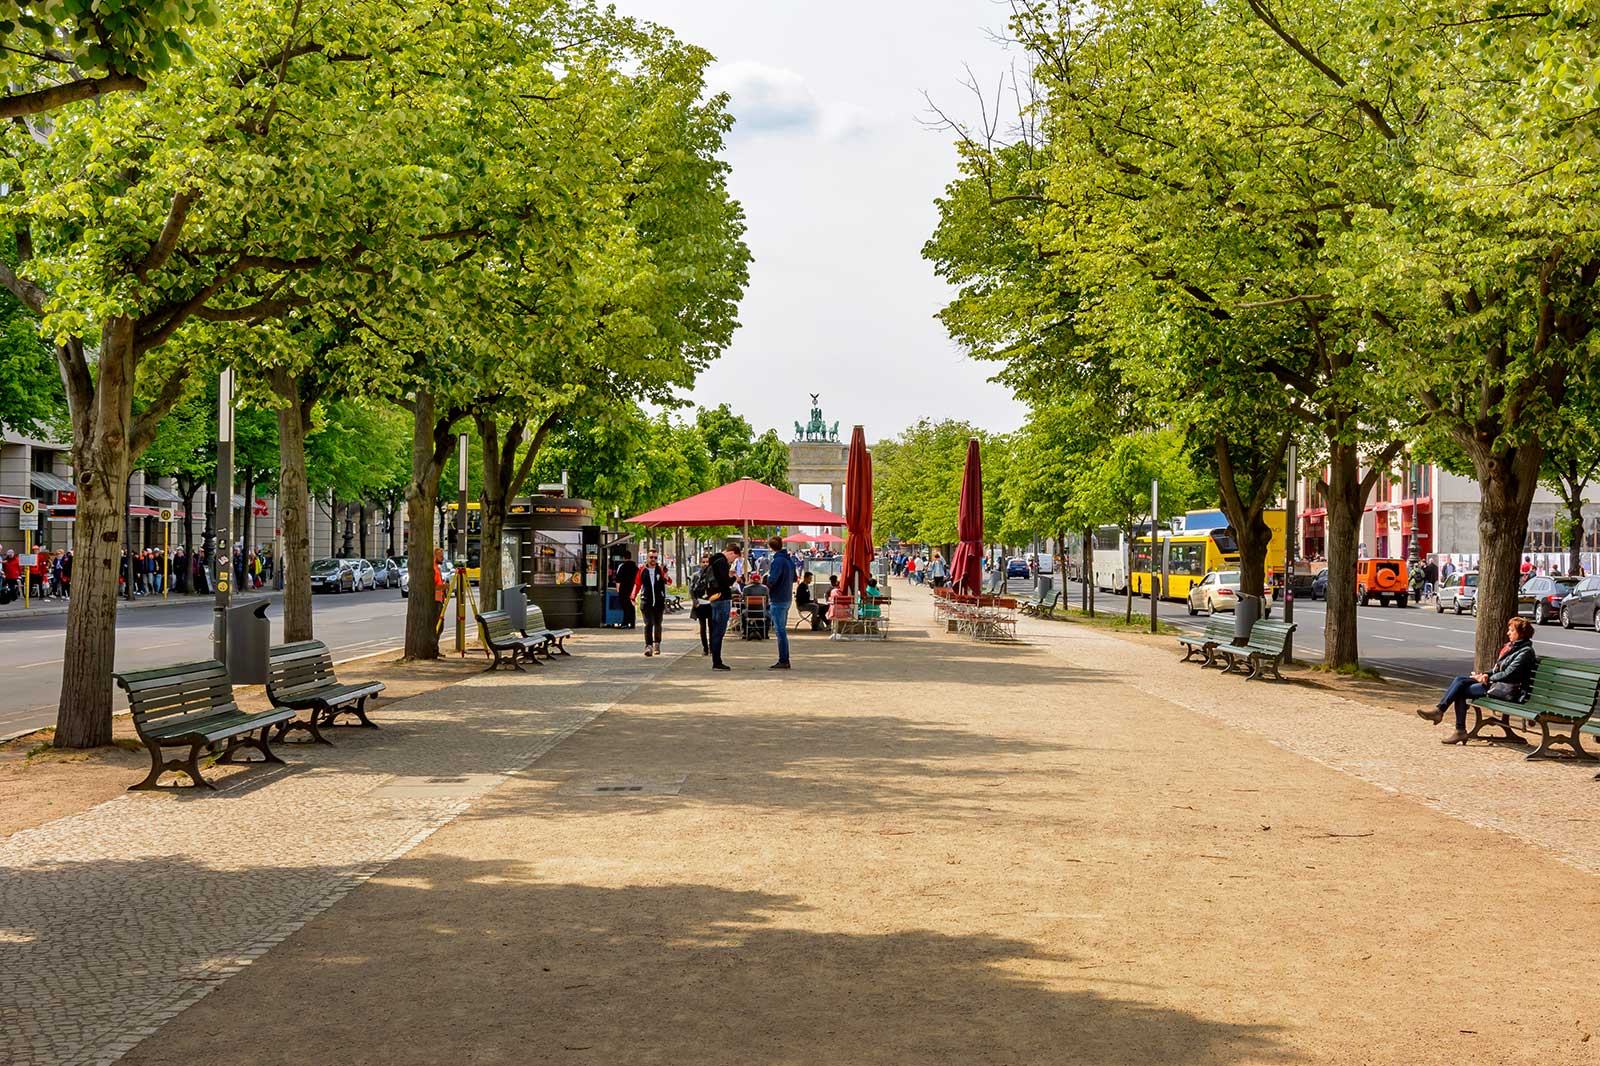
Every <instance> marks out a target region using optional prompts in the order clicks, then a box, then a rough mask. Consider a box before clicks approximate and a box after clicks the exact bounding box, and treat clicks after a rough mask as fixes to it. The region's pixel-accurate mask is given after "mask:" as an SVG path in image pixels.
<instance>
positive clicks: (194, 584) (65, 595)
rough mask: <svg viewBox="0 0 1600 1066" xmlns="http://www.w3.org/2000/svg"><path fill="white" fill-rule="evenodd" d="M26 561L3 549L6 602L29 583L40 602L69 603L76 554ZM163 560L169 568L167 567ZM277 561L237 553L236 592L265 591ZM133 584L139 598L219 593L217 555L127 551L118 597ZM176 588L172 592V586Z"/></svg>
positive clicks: (0, 582) (43, 554) (1, 582)
mask: <svg viewBox="0 0 1600 1066" xmlns="http://www.w3.org/2000/svg"><path fill="white" fill-rule="evenodd" d="M22 559H23V557H22V556H21V555H19V554H18V553H17V552H16V550H15V549H12V548H7V549H4V550H3V551H0V604H7V603H12V602H14V601H16V600H20V599H22V596H23V588H24V583H26V587H27V594H28V595H29V596H30V597H32V598H34V599H58V600H66V599H70V598H71V596H72V552H71V551H70V550H61V551H54V552H52V551H40V552H38V553H36V554H35V556H34V561H33V565H31V566H28V567H24V566H23V565H22ZM163 561H164V562H165V565H163ZM273 566H274V560H273V558H272V552H271V551H270V550H267V549H261V550H256V549H254V548H252V549H251V550H250V551H248V552H247V551H244V550H243V549H242V548H235V549H234V551H233V580H234V585H235V587H236V588H240V589H259V588H264V587H266V586H267V585H268V584H269V583H270V582H271V581H272V573H273ZM129 580H132V582H133V596H134V598H136V599H137V598H139V597H141V596H160V595H162V594H163V593H165V592H169V591H170V592H174V593H188V592H194V593H200V594H208V593H211V592H213V591H214V589H213V588H212V580H211V557H210V553H208V552H207V551H206V550H205V549H204V548H196V549H195V550H194V551H193V552H192V553H191V552H186V551H184V550H183V548H181V547H179V548H175V549H173V551H172V554H171V555H170V556H168V557H166V558H165V560H164V559H163V552H162V551H161V549H160V548H145V549H143V550H142V551H135V552H133V553H132V554H131V557H130V553H129V552H128V550H127V549H123V551H122V564H121V570H120V572H119V574H118V576H117V593H118V595H121V596H127V595H128V582H129ZM169 586H170V588H169Z"/></svg>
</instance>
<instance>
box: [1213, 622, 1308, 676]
mask: <svg viewBox="0 0 1600 1066" xmlns="http://www.w3.org/2000/svg"><path fill="white" fill-rule="evenodd" d="M1297 628H1298V626H1297V625H1295V624H1285V623H1283V622H1271V621H1268V620H1267V619H1265V618H1262V619H1258V620H1257V621H1256V623H1255V625H1253V626H1251V627H1250V639H1249V640H1247V641H1245V642H1244V643H1243V644H1240V645H1233V644H1218V645H1217V649H1216V654H1218V655H1221V656H1222V658H1223V659H1225V660H1226V661H1227V670H1228V672H1229V673H1232V672H1233V671H1234V670H1239V669H1242V670H1245V671H1247V672H1246V674H1245V680H1246V681H1250V680H1253V679H1254V678H1258V677H1265V676H1266V675H1267V672H1268V671H1269V670H1270V671H1271V672H1272V676H1273V677H1274V678H1276V679H1277V680H1279V681H1282V680H1283V675H1282V674H1280V673H1279V672H1278V665H1279V664H1280V663H1281V662H1282V661H1283V650H1284V646H1285V645H1287V644H1288V642H1289V636H1290V634H1292V633H1293V632H1294V631H1295V629H1297Z"/></svg>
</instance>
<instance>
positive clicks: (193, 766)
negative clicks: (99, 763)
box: [128, 740, 217, 792]
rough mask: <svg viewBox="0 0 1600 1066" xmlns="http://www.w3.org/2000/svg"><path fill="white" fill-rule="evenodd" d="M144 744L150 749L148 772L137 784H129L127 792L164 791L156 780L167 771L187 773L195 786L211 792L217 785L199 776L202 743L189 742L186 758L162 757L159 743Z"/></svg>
mask: <svg viewBox="0 0 1600 1066" xmlns="http://www.w3.org/2000/svg"><path fill="white" fill-rule="evenodd" d="M144 746H145V747H146V748H148V749H149V750H150V772H149V773H148V774H146V775H145V778H144V780H143V781H140V782H139V783H138V784H137V785H129V786H128V791H129V792H161V791H164V790H163V789H162V787H161V785H160V784H158V782H159V781H160V780H161V775H162V774H164V773H166V772H167V771H169V770H170V771H172V772H173V773H176V774H188V775H189V780H190V781H193V782H194V787H196V788H209V789H211V790H212V791H213V792H215V791H216V788H217V786H216V785H213V784H212V783H211V782H210V781H207V780H206V779H205V778H204V777H202V776H200V752H201V751H202V750H204V749H205V745H204V744H190V745H189V757H188V758H187V759H163V758H162V756H161V745H159V744H153V743H151V742H150V741H148V740H147V741H145V743H144Z"/></svg>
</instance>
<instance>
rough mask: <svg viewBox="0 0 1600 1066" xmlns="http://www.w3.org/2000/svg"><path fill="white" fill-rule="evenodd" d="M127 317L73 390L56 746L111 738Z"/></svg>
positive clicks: (128, 452)
mask: <svg viewBox="0 0 1600 1066" xmlns="http://www.w3.org/2000/svg"><path fill="white" fill-rule="evenodd" d="M132 342H133V330H132V323H131V321H129V320H126V319H113V320H112V321H110V322H108V323H107V324H106V326H105V328H104V329H103V331H102V334H101V359H100V367H99V370H100V373H99V380H98V382H96V386H95V388H94V389H93V391H92V392H88V391H84V390H81V387H80V389H79V390H75V391H76V401H75V402H73V403H72V404H70V408H71V416H72V438H73V440H72V471H73V481H74V482H75V483H76V485H77V489H78V510H77V520H76V522H75V523H74V529H73V551H72V599H71V600H70V601H69V604H68V607H67V632H66V639H65V643H64V645H63V646H64V648H65V649H66V650H65V654H64V655H63V656H62V665H61V696H60V701H59V703H58V704H57V707H56V732H55V737H54V739H53V741H52V743H53V744H54V745H55V746H56V747H58V748H93V747H99V746H100V745H102V744H109V743H111V671H112V669H113V666H114V663H115V656H116V635H117V570H118V567H119V565H120V563H121V553H122V520H123V514H124V512H125V511H126V509H127V504H128V474H129V469H130V467H131V464H132V462H133V459H134V456H133V453H132V447H131V443H132V442H131V436H132V431H133V393H134V372H135V365H136V364H135V362H134V359H133V356H132V353H131V346H132Z"/></svg>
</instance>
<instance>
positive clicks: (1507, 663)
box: [1417, 616, 1538, 744]
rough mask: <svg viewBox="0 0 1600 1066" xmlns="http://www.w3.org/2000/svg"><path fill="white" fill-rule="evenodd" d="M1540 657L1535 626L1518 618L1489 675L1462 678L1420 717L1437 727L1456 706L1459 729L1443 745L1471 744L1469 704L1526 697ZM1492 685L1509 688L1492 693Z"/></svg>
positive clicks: (1510, 624) (1508, 627) (1508, 629)
mask: <svg viewBox="0 0 1600 1066" xmlns="http://www.w3.org/2000/svg"><path fill="white" fill-rule="evenodd" d="M1537 660H1538V656H1536V655H1535V654H1534V652H1533V623H1532V622H1530V621H1528V620H1527V619H1526V618H1523V617H1521V616H1518V617H1516V618H1513V619H1511V621H1509V622H1507V623H1506V643H1505V644H1503V645H1502V646H1501V648H1500V653H1499V654H1498V655H1497V656H1495V661H1494V666H1492V667H1490V668H1489V671H1488V672H1487V673H1477V674H1462V675H1461V676H1459V677H1457V678H1456V679H1455V680H1454V681H1452V682H1450V687H1449V688H1448V689H1446V690H1445V693H1444V695H1443V696H1441V697H1440V698H1439V705H1438V706H1437V707H1435V708H1434V709H1433V710H1431V711H1429V710H1421V711H1418V712H1417V714H1418V715H1419V716H1420V717H1422V718H1426V719H1427V720H1428V721H1430V722H1432V723H1433V724H1434V725H1438V724H1439V723H1440V722H1441V721H1443V720H1444V712H1445V708H1446V707H1449V706H1450V705H1451V704H1452V703H1453V704H1455V708H1456V727H1455V730H1454V731H1453V732H1450V733H1448V734H1446V735H1445V737H1444V739H1443V740H1442V741H1440V743H1441V744H1465V743H1466V742H1467V704H1468V703H1470V702H1471V701H1472V700H1475V699H1479V698H1481V697H1484V696H1489V695H1493V696H1494V697H1495V698H1497V699H1508V700H1515V699H1519V698H1521V696H1522V693H1523V690H1524V689H1526V688H1527V686H1528V681H1529V680H1530V679H1531V678H1532V677H1533V667H1534V664H1535V662H1537ZM1491 685H1505V686H1507V688H1506V689H1504V690H1503V691H1493V692H1491V689H1490V686H1491Z"/></svg>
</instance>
